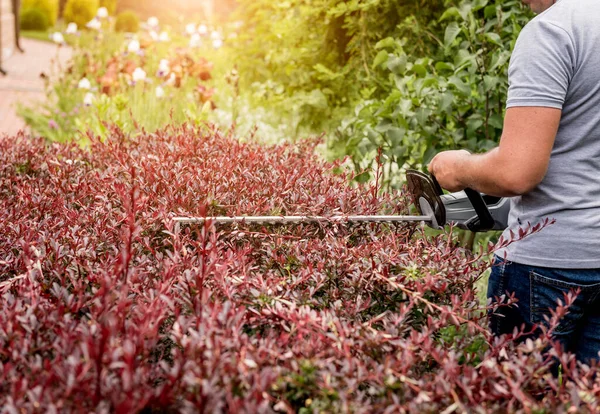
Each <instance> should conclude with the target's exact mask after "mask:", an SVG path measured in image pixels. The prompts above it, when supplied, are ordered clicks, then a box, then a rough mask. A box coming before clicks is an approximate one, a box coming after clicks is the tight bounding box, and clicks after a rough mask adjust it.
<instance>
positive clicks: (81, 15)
mask: <svg viewBox="0 0 600 414" xmlns="http://www.w3.org/2000/svg"><path fill="white" fill-rule="evenodd" d="M98 8H99V3H98V0H68V1H67V4H66V5H65V11H64V14H63V17H64V19H65V22H66V23H71V22H73V23H77V26H78V27H85V26H86V25H87V24H88V23H89V22H90V21H91V20H92V19H93V18H94V17H95V16H96V13H97V12H98Z"/></svg>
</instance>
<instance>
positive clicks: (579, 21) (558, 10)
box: [524, 0, 600, 36]
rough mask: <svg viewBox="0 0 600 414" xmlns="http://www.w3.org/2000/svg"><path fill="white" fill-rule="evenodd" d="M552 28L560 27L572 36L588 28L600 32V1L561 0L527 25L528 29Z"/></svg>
mask: <svg viewBox="0 0 600 414" xmlns="http://www.w3.org/2000/svg"><path fill="white" fill-rule="evenodd" d="M552 28H560V29H562V30H563V31H565V32H566V33H568V34H569V35H571V36H573V35H576V34H577V32H580V31H587V30H592V31H595V32H600V1H598V0H559V1H558V2H557V3H556V4H554V5H553V6H552V7H550V8H549V9H547V10H546V11H544V12H542V13H540V14H538V15H537V16H535V17H534V18H533V19H532V20H531V21H530V22H529V23H528V24H527V25H526V26H525V29H527V30H552ZM525 29H524V30H525Z"/></svg>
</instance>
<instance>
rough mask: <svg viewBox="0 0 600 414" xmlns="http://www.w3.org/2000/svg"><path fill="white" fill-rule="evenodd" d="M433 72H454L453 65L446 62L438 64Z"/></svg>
mask: <svg viewBox="0 0 600 414" xmlns="http://www.w3.org/2000/svg"><path fill="white" fill-rule="evenodd" d="M435 70H437V71H438V72H443V71H445V70H450V71H454V65H453V64H451V63H448V62H438V63H436V64H435Z"/></svg>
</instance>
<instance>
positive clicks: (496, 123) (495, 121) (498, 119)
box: [488, 114, 504, 129]
mask: <svg viewBox="0 0 600 414" xmlns="http://www.w3.org/2000/svg"><path fill="white" fill-rule="evenodd" d="M488 125H491V126H493V127H494V128H496V129H502V128H503V127H504V119H503V118H502V115H500V114H493V115H492V116H490V118H489V119H488Z"/></svg>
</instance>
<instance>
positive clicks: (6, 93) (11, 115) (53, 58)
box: [0, 39, 72, 136]
mask: <svg viewBox="0 0 600 414" xmlns="http://www.w3.org/2000/svg"><path fill="white" fill-rule="evenodd" d="M21 46H22V47H23V49H24V50H25V53H20V52H18V51H17V52H15V54H14V55H12V56H11V57H10V58H8V59H7V60H6V61H5V62H3V65H2V66H3V67H2V68H3V69H4V70H6V72H7V73H8V74H7V75H6V76H3V75H1V74H0V136H2V135H4V134H8V135H14V134H16V133H17V132H18V131H20V130H22V129H25V123H24V122H23V120H22V119H20V118H19V117H18V116H17V113H16V105H17V103H19V102H22V103H25V104H32V103H35V102H36V101H42V100H44V98H45V93H44V78H43V75H42V74H44V75H45V76H50V77H52V76H56V74H57V66H56V62H59V64H60V66H61V67H63V68H64V66H65V64H66V62H67V61H68V60H69V59H70V58H71V55H72V50H71V49H70V48H68V47H60V48H59V47H58V46H56V45H55V44H53V43H48V42H41V41H39V40H31V39H21Z"/></svg>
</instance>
